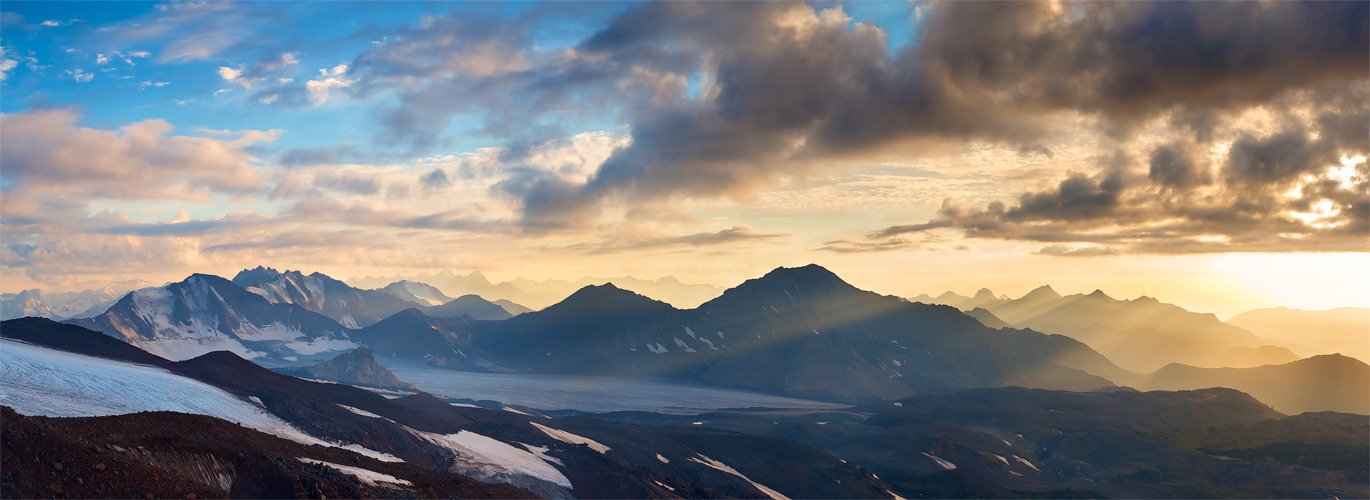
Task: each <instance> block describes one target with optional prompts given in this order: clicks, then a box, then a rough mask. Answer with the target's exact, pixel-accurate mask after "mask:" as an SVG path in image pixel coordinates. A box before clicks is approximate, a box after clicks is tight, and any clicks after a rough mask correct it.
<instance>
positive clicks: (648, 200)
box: [0, 1, 1370, 309]
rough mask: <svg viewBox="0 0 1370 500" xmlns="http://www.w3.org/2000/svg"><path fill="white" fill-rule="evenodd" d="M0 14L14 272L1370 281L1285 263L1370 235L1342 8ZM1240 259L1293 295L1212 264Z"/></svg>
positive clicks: (1244, 297)
mask: <svg viewBox="0 0 1370 500" xmlns="http://www.w3.org/2000/svg"><path fill="white" fill-rule="evenodd" d="M0 11H2V12H3V15H2V16H3V17H0V47H2V48H3V50H4V52H3V56H0V75H3V79H0V113H3V118H4V124H3V133H4V137H3V139H4V140H3V141H0V190H3V191H2V192H0V194H3V197H2V198H0V205H2V206H0V211H3V219H4V220H3V224H0V225H2V226H3V228H2V229H3V231H0V232H3V234H4V239H5V241H4V245H0V272H3V273H4V274H5V275H6V276H5V277H6V280H5V283H3V287H4V291H13V290H17V289H21V288H30V287H43V288H49V289H79V288H81V287H94V286H103V285H105V284H110V283H132V282H136V281H139V280H151V281H160V280H171V279H177V278H178V277H181V276H184V275H185V274H189V273H190V272H214V273H221V274H231V273H232V272H233V271H234V270H236V269H237V268H243V267H255V266H256V265H259V264H265V265H274V266H276V267H298V268H304V269H306V270H323V271H327V272H329V273H330V274H334V275H338V276H339V277H348V276H363V275H369V276H395V277H406V276H409V277H412V276H420V275H425V274H430V273H432V272H435V271H436V270H444V269H445V270H453V269H455V270H482V271H485V272H488V273H490V274H491V275H493V276H496V277H504V278H513V277H518V276H522V277H529V278H560V279H575V278H579V277H581V276H596V275H597V276H609V275H623V274H634V275H639V276H642V277H646V278H652V277H658V276H662V275H666V274H672V275H677V276H679V277H680V278H681V279H683V280H685V281H708V282H711V283H714V284H718V285H728V284H732V283H733V282H734V281H735V280H737V279H740V278H741V277H745V276H753V275H759V274H761V273H763V272H764V271H766V270H768V269H770V268H773V267H775V266H779V265H800V264H806V263H809V262H819V263H822V264H825V265H827V266H829V267H831V268H834V269H835V270H837V271H839V273H840V274H842V275H843V276H850V277H852V279H854V280H856V281H858V282H863V283H865V284H867V285H868V287H869V288H874V289H878V290H881V291H886V292H887V293H898V294H903V295H913V294H915V293H919V292H939V291H941V290H943V289H948V288H951V289H958V290H962V291H971V290H974V289H976V288H980V287H981V286H989V287H991V288H994V289H996V290H999V291H1003V292H1006V293H1015V292H1017V291H1026V290H1030V289H1031V288H1034V287H1036V286H1037V285H1040V284H1042V282H1043V281H1051V282H1052V283H1053V284H1056V285H1058V288H1062V289H1066V290H1069V289H1070V286H1069V285H1070V284H1072V283H1075V284H1078V285H1079V288H1080V289H1081V290H1083V291H1088V290H1092V289H1094V288H1099V287H1100V286H1101V284H1103V285H1110V286H1105V287H1104V288H1107V289H1109V291H1110V292H1113V293H1115V294H1117V295H1124V296H1126V295H1129V294H1131V295H1144V294H1145V295H1153V296H1161V297H1163V298H1164V297H1166V296H1167V293H1168V292H1169V293H1174V294H1176V295H1178V296H1180V297H1182V298H1185V299H1187V300H1193V301H1195V302H1203V303H1206V304H1208V305H1207V307H1211V308H1214V309H1219V308H1225V309H1237V308H1241V307H1245V306H1247V305H1251V306H1255V305H1268V304H1274V303H1293V302H1297V301H1298V300H1299V299H1298V297H1300V296H1306V295H1310V293H1311V294H1312V295H1317V296H1318V298H1312V299H1308V300H1305V301H1304V303H1306V304H1308V305H1310V306H1330V305H1336V304H1341V303H1344V302H1345V300H1342V299H1337V297H1338V296H1341V297H1345V296H1348V295H1349V296H1356V297H1361V298H1363V299H1364V300H1370V298H1365V297H1370V293H1364V292H1370V290H1366V289H1365V288H1364V287H1363V286H1360V285H1356V284H1355V283H1357V282H1370V275H1364V276H1362V275H1363V274H1365V273H1364V272H1362V273H1361V274H1362V275H1356V274H1354V273H1352V274H1349V275H1348V274H1346V273H1339V272H1336V271H1327V270H1326V269H1325V268H1324V267H1320V266H1318V265H1312V264H1310V263H1313V262H1333V261H1334V262H1354V263H1366V255H1367V250H1370V249H1367V248H1366V246H1365V243H1364V238H1363V236H1364V234H1365V232H1367V230H1370V222H1368V219H1370V218H1367V217H1366V216H1364V214H1363V213H1362V212H1364V210H1363V207H1364V206H1365V204H1366V203H1370V201H1367V200H1366V196H1370V195H1367V194H1366V193H1367V192H1368V191H1370V189H1368V188H1366V182H1367V180H1366V178H1367V177H1370V175H1367V174H1366V168H1367V167H1366V166H1365V164H1366V162H1365V156H1366V154H1367V153H1368V152H1370V145H1367V144H1366V135H1367V133H1366V132H1365V131H1364V126H1363V124H1364V123H1366V122H1368V121H1370V118H1368V117H1370V104H1368V103H1367V101H1370V98H1367V96H1370V66H1368V65H1367V62H1366V61H1367V60H1370V48H1368V47H1370V42H1367V34H1366V32H1367V28H1366V26H1365V25H1366V24H1367V23H1366V22H1361V21H1367V18H1368V17H1370V14H1368V13H1367V12H1370V8H1367V6H1366V4H1364V3H1274V4H1263V3H1253V2H1195V3H1180V2H1155V3H1149V2H1127V3H1106V2H1094V3H1091V2H1079V3H1071V2H1059V1H1042V2H1027V1H1024V2H1008V3H989V2H936V1H933V2H813V3H803V2H765V3H762V2H747V3H742V2H738V3H730V2H685V1H680V2H654V3H646V2H644V3H614V2H554V3H507V2H499V3H495V2H474V3H465V2H365V3H335V2H247V3H235V2H220V1H204V2H154V3H143V2H91V3H74V2H6V3H4V5H3V6H0ZM1232 19H1242V20H1244V21H1243V22H1242V23H1233V22H1230V20H1232ZM1328 26H1340V27H1341V29H1327V27H1328ZM1273 41H1278V43H1273ZM1253 255H1259V256H1263V257H1261V258H1262V259H1265V260H1263V261H1262V262H1266V264H1265V265H1253V266H1252V267H1253V268H1254V269H1257V270H1259V269H1270V268H1277V267H1288V266H1294V267H1298V268H1301V269H1309V270H1310V272H1309V273H1306V274H1303V275H1299V276H1301V278H1299V279H1302V280H1303V281H1304V282H1305V286H1303V287H1297V286H1296V287H1287V286H1286V287H1267V288H1262V287H1260V286H1255V285H1252V283H1251V282H1250V281H1249V280H1246V279H1244V278H1237V277H1234V275H1240V274H1243V273H1240V272H1237V271H1234V269H1236V268H1237V267H1241V266H1237V267H1233V266H1232V265H1229V263H1231V262H1243V263H1249V262H1251V261H1250V256H1253ZM1329 255H1336V256H1337V257H1330V258H1329V257H1328V256H1329ZM1141 261H1146V262H1156V263H1158V264H1156V266H1154V267H1152V266H1141V268H1139V270H1137V271H1135V272H1133V271H1129V272H1121V271H1120V269H1130V268H1133V267H1136V266H1134V265H1133V264H1135V263H1136V262H1141ZM911 263H917V264H919V265H911ZM924 264H926V265H924ZM1359 268H1360V269H1361V270H1362V271H1363V270H1365V269H1370V265H1360V266H1359ZM884 269H901V270H902V271H900V272H898V273H889V272H884V271H882V270H884ZM953 269H954V270H962V271H965V270H968V269H973V270H976V271H975V273H974V274H973V275H971V276H967V275H964V274H963V273H958V272H949V271H947V270H953ZM1156 269H1174V271H1173V272H1170V273H1166V274H1165V276H1166V279H1165V280H1163V281H1158V280H1157V278H1156V276H1157V271H1156ZM1313 269H1317V270H1318V271H1317V272H1313V271H1311V270H1313ZM1029 270H1048V271H1044V272H1033V271H1029ZM1250 272H1251V271H1248V272H1247V274H1249V273H1250ZM1366 272H1370V271H1366ZM1044 273H1045V274H1044ZM1361 278H1365V279H1361ZM1273 279H1274V278H1272V280H1273ZM1280 279H1285V278H1280ZM970 281H974V283H970ZM1328 283H1333V284H1334V285H1332V289H1335V290H1341V291H1342V293H1340V294H1335V293H1327V294H1323V293H1322V292H1309V293H1303V294H1291V293H1289V292H1288V291H1289V290H1304V291H1308V290H1322V289H1327V287H1328ZM1063 284H1064V285H1063ZM121 286H122V285H121ZM1358 286H1360V288H1357V287H1358ZM1229 288H1231V289H1234V290H1236V291H1232V290H1228V289H1229ZM1214 290H1228V291H1227V292H1225V296H1224V298H1221V299H1213V298H1211V297H1212V295H1213V294H1212V292H1213V291H1214ZM1353 292H1354V293H1353ZM1290 297H1293V299H1292V300H1293V302H1291V299H1290ZM1338 300H1341V302H1338Z"/></svg>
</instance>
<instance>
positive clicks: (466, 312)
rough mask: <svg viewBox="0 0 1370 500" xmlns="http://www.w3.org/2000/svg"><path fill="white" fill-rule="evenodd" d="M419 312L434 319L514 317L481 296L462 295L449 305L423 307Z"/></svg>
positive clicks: (449, 302) (448, 303)
mask: <svg viewBox="0 0 1370 500" xmlns="http://www.w3.org/2000/svg"><path fill="white" fill-rule="evenodd" d="M419 310H421V311H423V313H424V314H426V315H428V316H431V317H434V318H455V317H457V316H469V317H470V318H471V319H488V320H495V319H509V318H512V317H513V316H514V315H513V314H511V313H510V312H509V311H508V310H506V309H505V308H504V307H503V306H500V305H499V304H496V303H493V302H490V301H488V300H485V299H483V298H481V297H480V296H479V295H462V296H460V297H457V298H455V299H452V300H450V301H448V302H447V303H444V304H440V305H436V306H431V307H421V308H419Z"/></svg>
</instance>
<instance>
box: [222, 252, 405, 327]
mask: <svg viewBox="0 0 1370 500" xmlns="http://www.w3.org/2000/svg"><path fill="white" fill-rule="evenodd" d="M233 282H234V283H236V284H238V286H241V287H243V288H245V289H247V290H248V291H249V292H252V293H255V294H257V295H260V296H262V297H263V298H265V299H266V300H267V301H269V302H271V303H274V304H295V305H297V306H300V307H303V308H305V309H308V310H310V311H314V312H316V313H319V314H322V315H324V316H328V317H329V318H333V320H334V321H337V322H338V323H341V324H342V325H343V326H346V327H348V328H358V327H363V326H367V325H370V324H372V323H375V322H377V321H380V320H381V319H384V318H385V317H387V316H390V315H392V314H395V313H397V312H400V311H403V310H405V309H408V308H410V307H415V306H416V305H428V303H427V302H425V303H422V304H415V303H413V302H409V301H407V300H404V299H401V298H399V297H396V296H394V295H391V294H389V293H386V292H383V291H380V290H362V289H359V288H353V287H352V286H351V285H348V284H347V283H343V282H341V281H338V280H335V279H333V278H330V277H328V275H325V274H323V273H313V274H309V275H305V274H303V273H301V272H300V271H285V272H280V271H277V270H275V269H272V268H269V267H261V266H258V267H257V268H255V269H245V270H243V271H241V272H239V273H238V275H237V276H234V277H233Z"/></svg>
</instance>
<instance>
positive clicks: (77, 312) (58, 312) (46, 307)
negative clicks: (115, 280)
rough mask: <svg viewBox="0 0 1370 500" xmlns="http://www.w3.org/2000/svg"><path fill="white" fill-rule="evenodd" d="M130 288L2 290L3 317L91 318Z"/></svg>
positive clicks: (3, 318) (0, 316)
mask: <svg viewBox="0 0 1370 500" xmlns="http://www.w3.org/2000/svg"><path fill="white" fill-rule="evenodd" d="M125 293H127V289H122V290H121V289H116V288H105V289H100V290H84V291H80V292H63V293H49V292H45V291H43V290H39V289H37V288H34V289H30V290H24V291H21V292H18V293H5V294H0V320H6V319H14V318H23V317H28V316H34V317H42V318H49V319H55V320H59V321H60V320H64V319H70V318H89V317H91V316H94V315H97V314H100V313H102V312H105V309H108V308H109V306H110V305H112V304H114V301H115V300H118V299H119V297H121V296H123V294H125Z"/></svg>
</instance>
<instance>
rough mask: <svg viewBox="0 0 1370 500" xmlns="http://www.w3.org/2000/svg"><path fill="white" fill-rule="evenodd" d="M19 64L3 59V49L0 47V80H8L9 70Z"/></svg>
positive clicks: (12, 60)
mask: <svg viewBox="0 0 1370 500" xmlns="http://www.w3.org/2000/svg"><path fill="white" fill-rule="evenodd" d="M18 65H19V62H18V61H15V60H14V59H9V58H6V57H5V48H4V47H0V80H4V79H6V78H9V70H12V69H14V67H15V66H18Z"/></svg>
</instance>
